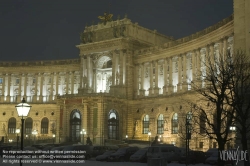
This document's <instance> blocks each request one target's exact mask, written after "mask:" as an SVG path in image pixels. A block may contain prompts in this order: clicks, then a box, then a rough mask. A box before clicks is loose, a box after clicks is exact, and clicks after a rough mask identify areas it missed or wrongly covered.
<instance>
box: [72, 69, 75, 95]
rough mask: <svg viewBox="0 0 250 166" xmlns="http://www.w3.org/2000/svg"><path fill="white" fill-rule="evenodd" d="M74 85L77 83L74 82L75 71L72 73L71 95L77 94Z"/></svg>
mask: <svg viewBox="0 0 250 166" xmlns="http://www.w3.org/2000/svg"><path fill="white" fill-rule="evenodd" d="M74 84H75V81H74V71H72V72H71V94H74V92H75V89H74Z"/></svg>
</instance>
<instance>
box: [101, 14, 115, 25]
mask: <svg viewBox="0 0 250 166" xmlns="http://www.w3.org/2000/svg"><path fill="white" fill-rule="evenodd" d="M112 17H113V14H108V13H107V12H104V15H103V16H98V18H99V19H100V20H101V21H102V22H103V23H104V25H106V23H107V22H108V21H112Z"/></svg>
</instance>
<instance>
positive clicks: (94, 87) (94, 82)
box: [93, 69, 96, 92]
mask: <svg viewBox="0 0 250 166" xmlns="http://www.w3.org/2000/svg"><path fill="white" fill-rule="evenodd" d="M93 79H94V81H93V92H96V69H93Z"/></svg>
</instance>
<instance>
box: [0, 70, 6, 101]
mask: <svg viewBox="0 0 250 166" xmlns="http://www.w3.org/2000/svg"><path fill="white" fill-rule="evenodd" d="M4 93H5V74H3V75H2V95H1V97H0V102H4V96H5V95H4Z"/></svg>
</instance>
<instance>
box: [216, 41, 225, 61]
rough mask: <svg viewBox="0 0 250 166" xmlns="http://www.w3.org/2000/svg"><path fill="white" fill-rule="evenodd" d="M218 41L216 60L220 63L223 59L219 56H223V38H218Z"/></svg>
mask: <svg viewBox="0 0 250 166" xmlns="http://www.w3.org/2000/svg"><path fill="white" fill-rule="evenodd" d="M218 43H219V57H218V59H217V60H218V62H219V63H220V62H221V61H222V60H223V59H221V58H223V49H224V45H223V38H222V39H220V40H219V41H218Z"/></svg>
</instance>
